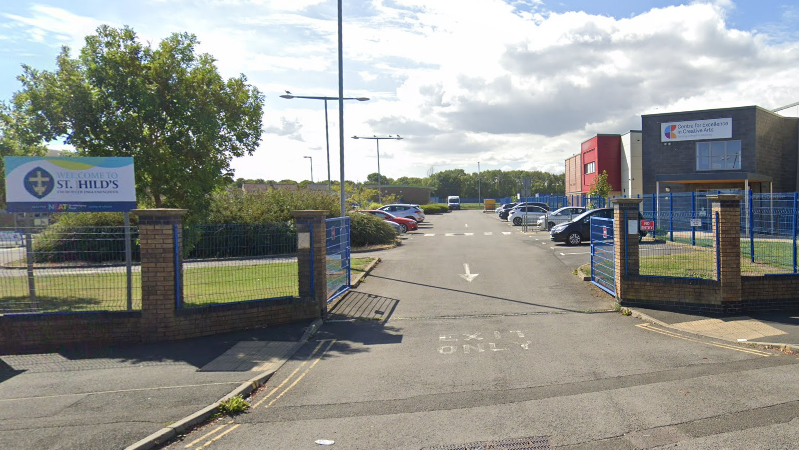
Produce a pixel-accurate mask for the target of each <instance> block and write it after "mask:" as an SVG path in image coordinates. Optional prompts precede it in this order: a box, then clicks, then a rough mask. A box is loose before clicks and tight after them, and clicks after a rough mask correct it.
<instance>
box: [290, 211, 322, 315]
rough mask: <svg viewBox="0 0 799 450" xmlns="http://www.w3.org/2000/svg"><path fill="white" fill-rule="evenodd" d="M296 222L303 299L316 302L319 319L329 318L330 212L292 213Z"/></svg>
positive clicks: (298, 268)
mask: <svg viewBox="0 0 799 450" xmlns="http://www.w3.org/2000/svg"><path fill="white" fill-rule="evenodd" d="M291 214H292V215H293V216H294V218H295V219H296V222H297V273H298V277H299V286H300V298H301V299H308V298H313V299H314V300H315V302H316V305H317V310H318V311H319V316H318V317H322V316H324V315H325V314H327V227H326V225H325V218H326V217H327V211H292V212H291Z"/></svg>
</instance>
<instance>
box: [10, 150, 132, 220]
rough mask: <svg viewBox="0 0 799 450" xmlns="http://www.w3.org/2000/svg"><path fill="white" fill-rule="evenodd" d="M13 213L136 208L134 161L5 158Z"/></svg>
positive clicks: (115, 158) (127, 209) (99, 158)
mask: <svg viewBox="0 0 799 450" xmlns="http://www.w3.org/2000/svg"><path fill="white" fill-rule="evenodd" d="M3 161H4V162H5V166H6V167H5V169H6V170H5V175H6V203H7V209H8V211H10V212H40V213H42V212H112V211H130V210H131V209H136V180H135V177H134V172H133V158H130V157H113V158H112V157H109V158H102V157H95V158H92V157H89V158H80V157H74V158H73V157H66V158H65V157H53V158H49V157H43V158H40V157H26V156H7V157H5V158H4V159H3Z"/></svg>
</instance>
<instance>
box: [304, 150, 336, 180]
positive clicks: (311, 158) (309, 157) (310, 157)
mask: <svg viewBox="0 0 799 450" xmlns="http://www.w3.org/2000/svg"><path fill="white" fill-rule="evenodd" d="M303 158H308V159H310V160H311V184H313V156H303ZM327 181H328V182H329V181H330V180H327Z"/></svg>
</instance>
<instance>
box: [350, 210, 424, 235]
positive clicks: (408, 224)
mask: <svg viewBox="0 0 799 450" xmlns="http://www.w3.org/2000/svg"><path fill="white" fill-rule="evenodd" d="M361 212H362V213H367V214H371V215H373V216H377V217H379V218H381V219H383V220H388V221H390V222H394V223H396V224H398V225H399V226H400V228H402V232H403V233H405V232H406V231H408V230H410V231H413V230H418V229H419V225H417V224H416V221H415V220H411V219H406V218H404V217H397V216H394V215H392V214H389V213H387V212H385V211H379V210H376V209H367V210H364V211H361Z"/></svg>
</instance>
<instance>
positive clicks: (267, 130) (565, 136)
mask: <svg viewBox="0 0 799 450" xmlns="http://www.w3.org/2000/svg"><path fill="white" fill-rule="evenodd" d="M342 9H343V54H344V63H343V64H344V74H343V77H344V96H345V97H368V98H370V100H369V101H366V102H357V101H345V103H344V136H345V139H344V141H345V142H344V154H345V157H344V168H345V176H346V179H348V180H353V181H365V180H366V177H367V175H368V174H370V173H373V172H377V166H378V159H377V147H376V141H374V140H354V139H351V136H356V135H357V136H397V135H399V136H401V137H402V138H403V139H402V140H383V141H380V161H379V163H380V171H381V173H382V175H384V176H387V177H391V178H398V177H401V176H412V177H424V176H426V175H427V174H429V173H431V171H435V172H438V171H441V170H448V169H463V170H465V171H466V172H467V173H472V172H477V170H478V164H479V168H480V169H481V170H483V171H485V170H495V169H502V170H516V169H524V170H543V171H548V172H552V173H563V172H564V160H565V159H566V158H568V157H569V156H572V155H574V154H576V153H579V151H580V143H581V142H583V141H585V140H587V139H590V138H591V137H593V136H594V135H596V134H614V133H616V134H621V133H625V132H627V131H629V130H637V129H640V128H641V115H642V114H651V113H660V112H671V111H690V110H695V109H711V108H726V107H735V106H749V105H758V106H761V107H764V108H767V109H774V108H777V107H780V106H784V105H787V104H791V103H794V102H797V101H799V76H797V75H796V69H797V67H799V64H798V63H799V26H797V24H799V5H797V4H796V3H795V0H759V1H756V0H746V1H743V0H740V1H733V0H715V1H694V2H676V1H666V0H613V1H601V0H575V1H552V2H549V1H543V0H372V1H367V0H363V1H361V0H344V1H343V8H342ZM101 24H108V25H111V26H115V27H120V26H123V25H127V26H130V27H132V28H133V29H134V30H135V31H136V32H137V34H138V35H139V37H140V38H141V39H142V40H143V41H145V42H150V43H151V45H156V44H157V43H158V42H159V41H160V40H161V39H164V38H166V37H167V36H169V35H170V34H171V33H174V32H189V33H193V34H195V35H196V36H197V37H198V39H199V40H200V46H199V48H198V50H199V51H200V52H204V53H209V54H211V55H212V56H214V57H215V58H216V60H217V67H218V69H219V71H220V73H221V74H222V76H224V77H228V78H229V77H235V76H238V75H239V74H242V73H243V74H245V75H246V76H247V77H248V79H249V81H250V82H251V83H252V84H253V85H255V86H257V87H258V89H260V91H261V92H262V93H263V94H264V96H265V99H266V103H265V107H264V117H263V123H264V130H263V135H262V142H261V145H260V147H259V148H258V149H257V150H256V151H255V152H254V153H253V155H251V156H245V157H242V158H236V159H234V160H233V161H232V163H231V165H232V167H233V169H234V170H235V176H236V177H242V178H263V179H267V180H269V179H272V180H282V179H294V180H304V179H309V178H310V170H311V165H312V167H313V175H314V181H317V182H324V181H326V180H327V156H326V150H325V148H326V147H325V142H326V141H325V112H324V102H322V101H317V100H303V99H292V100H287V99H283V98H280V97H279V96H280V95H281V94H284V92H285V91H290V92H291V93H293V94H294V95H300V96H331V97H337V96H338V75H339V74H338V59H337V52H338V50H337V49H338V47H337V39H338V37H337V2H336V1H335V0H137V1H129V0H126V1H120V0H40V1H35V2H31V1H26V0H0V100H5V101H7V100H9V99H10V98H11V97H12V95H13V93H14V92H16V91H18V90H19V89H20V84H19V82H18V81H17V80H16V77H17V76H18V75H19V74H21V73H22V69H21V65H22V64H28V65H30V66H33V67H34V68H37V69H42V70H52V69H54V67H55V58H56V56H57V54H58V52H59V49H60V47H61V46H63V45H66V46H69V47H70V48H71V49H72V50H73V52H75V53H76V52H77V51H78V49H80V48H81V47H82V46H83V43H84V37H85V36H87V35H89V34H92V33H94V31H95V30H96V28H97V27H98V26H99V25H101ZM73 54H74V53H73ZM328 114H329V125H328V128H329V133H330V158H329V160H330V166H331V169H330V170H331V176H332V178H333V179H334V180H337V179H339V174H340V166H339V164H340V160H339V150H340V149H339V123H338V102H336V101H331V102H329V103H328ZM781 114H784V115H786V116H797V115H799V107H794V108H789V109H787V110H784V111H782V112H781ZM50 146H51V147H52V148H60V147H63V144H60V143H52V144H51V145H50ZM305 156H310V157H311V158H312V159H306V158H304V157H305Z"/></svg>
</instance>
